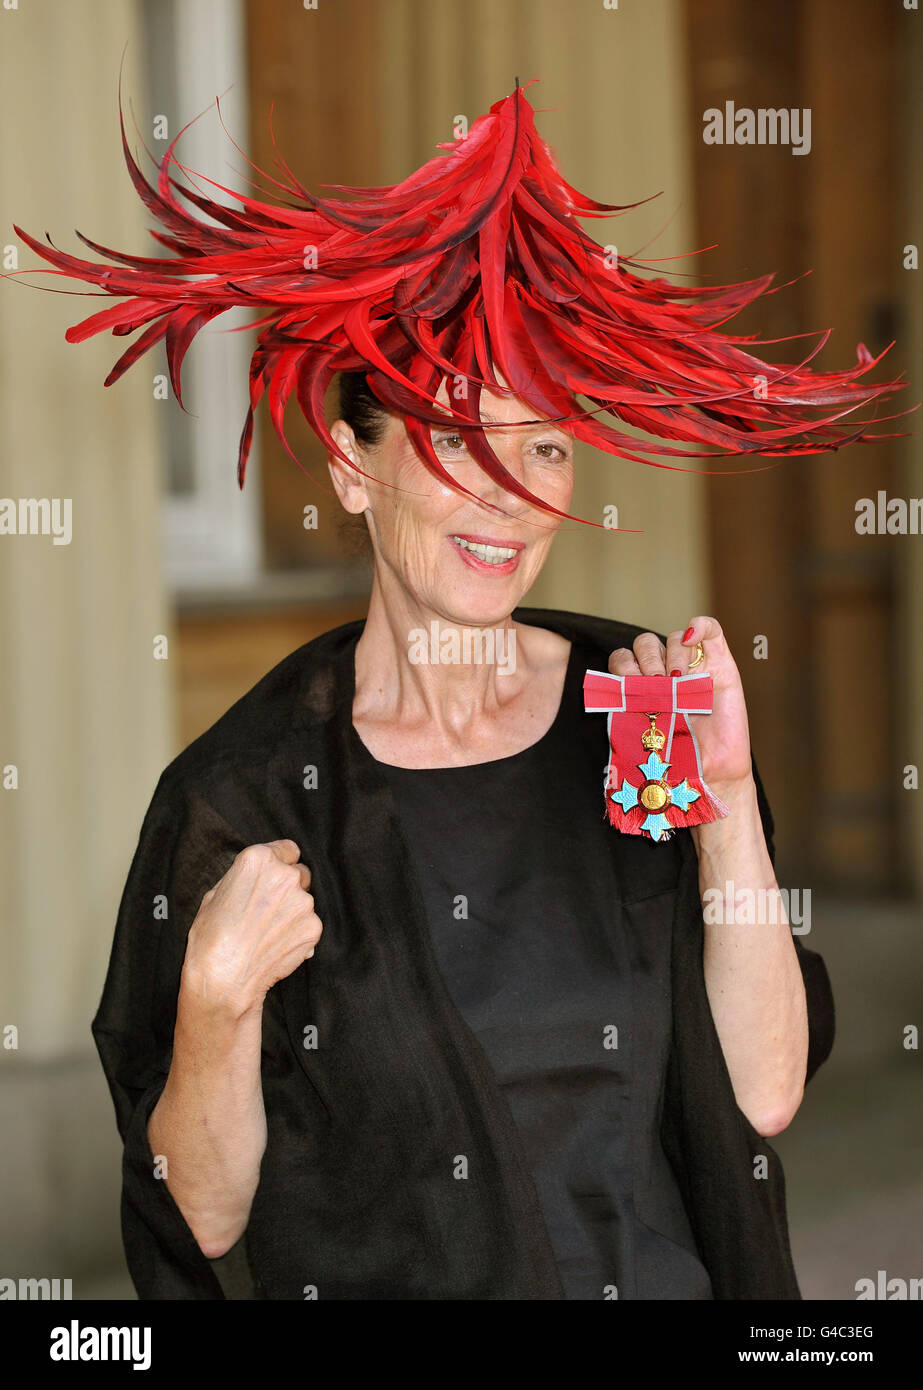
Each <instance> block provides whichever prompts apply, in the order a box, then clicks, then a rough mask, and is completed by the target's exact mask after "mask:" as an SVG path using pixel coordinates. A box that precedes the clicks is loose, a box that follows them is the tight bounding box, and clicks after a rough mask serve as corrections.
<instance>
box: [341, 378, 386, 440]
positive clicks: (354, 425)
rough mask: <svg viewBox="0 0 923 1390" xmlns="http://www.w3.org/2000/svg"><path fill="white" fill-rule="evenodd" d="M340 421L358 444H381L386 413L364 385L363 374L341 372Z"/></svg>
mask: <svg viewBox="0 0 923 1390" xmlns="http://www.w3.org/2000/svg"><path fill="white" fill-rule="evenodd" d="M338 385H339V395H340V419H341V420H345V421H346V423H347V425H349V426H350V428H351V429H352V432H353V434H354V435H355V436H356V438H357V439H358V441H359V443H360V444H366V445H369V446H373V445H375V444H379V443H380V442H381V436H382V435H383V434H384V430H385V423H386V421H387V418H388V412H387V411H386V410H385V408H384V406H383V405H382V404H381V402H380V401H379V400H377V399H376V398H375V397H374V396H373V395H372V393H371V391H370V390H369V388H368V386H367V385H366V380H365V372H341V373H340V379H339V383H338Z"/></svg>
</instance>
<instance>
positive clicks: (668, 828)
mask: <svg viewBox="0 0 923 1390" xmlns="http://www.w3.org/2000/svg"><path fill="white" fill-rule="evenodd" d="M713 693H714V692H713V682H712V678H711V676H709V675H698V674H695V675H693V674H691V673H690V674H688V675H686V676H613V675H610V674H609V672H607V671H587V673H586V676H585V678H584V682H583V694H584V708H585V710H586V712H587V713H588V714H594V713H606V714H607V715H608V726H607V731H608V735H609V762H608V764H607V766H606V782H605V787H606V814H607V815H608V818H609V823H610V825H613V826H615V828H616V829H617V830H621V831H622V832H623V833H625V834H628V835H645V836H647V837H648V838H649V839H651V840H653V841H654V842H655V843H657V844H659V843H660V842H661V841H664V840H668V839H669V838H670V836H671V834H672V832H673V831H674V830H678V829H682V828H686V827H688V826H691V825H702V824H704V823H705V822H706V821H710V820H717V819H718V818H719V817H720V816H726V815H727V814H728V808H727V806H725V804H724V802H723V801H721V800H720V799H719V798H718V797H717V796H715V794H714V793H713V792H712V791H710V790H709V788H708V786H707V785H706V783H705V782H704V780H703V778H702V765H701V761H700V759H699V746H698V743H697V742H696V737H695V734H694V733H693V732H692V729H691V728H690V726H689V724H688V722H687V718H686V716H687V715H689V714H711V712H712V699H713ZM661 726H662V727H661ZM639 751H641V752H643V753H646V754H647V756H646V757H644V758H642V759H640V760H639V758H638V753H639Z"/></svg>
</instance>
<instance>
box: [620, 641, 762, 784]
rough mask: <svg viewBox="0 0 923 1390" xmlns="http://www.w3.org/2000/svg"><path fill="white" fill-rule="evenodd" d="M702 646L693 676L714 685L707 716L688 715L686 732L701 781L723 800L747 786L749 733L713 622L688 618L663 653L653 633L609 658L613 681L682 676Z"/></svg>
mask: <svg viewBox="0 0 923 1390" xmlns="http://www.w3.org/2000/svg"><path fill="white" fill-rule="evenodd" d="M697 642H701V643H702V649H703V651H704V653H705V660H704V661H703V662H702V663H701V665H700V666H698V667H697V668H696V672H694V673H693V674H696V673H698V672H699V671H701V672H702V673H703V674H707V675H710V676H711V677H712V679H713V681H714V706H713V712H712V713H711V714H691V715H690V716H689V723H690V727H691V728H692V729H693V731H694V733H695V736H696V739H697V741H698V745H699V753H700V756H701V759H702V776H703V778H704V780H705V782H706V784H707V785H708V786H709V787H710V788H711V790H712V791H713V792H715V793H716V795H718V796H719V797H722V798H723V799H724V800H727V799H728V795H733V794H734V792H735V791H736V790H738V789H740V788H741V787H742V786H745V785H746V784H747V783H749V781H750V779H751V776H752V770H751V764H750V729H749V724H748V722H747V705H746V701H745V700H744V692H743V685H742V684H741V680H740V672H739V671H738V669H737V665H736V663H735V661H734V658H733V657H732V656H731V652H730V649H729V647H728V644H727V642H726V641H725V637H724V633H723V632H722V631H721V625H720V623H718V622H717V621H716V619H715V618H708V617H697V618H690V620H689V623H688V626H687V627H686V629H685V630H684V629H682V628H677V630H676V631H675V632H671V633H669V634H668V636H667V644H666V647H664V645H663V643H662V642H661V640H660V638H659V637H658V636H657V635H656V633H653V632H642V633H641V634H640V636H638V637H636V638H635V640H634V643H633V644H632V650H631V651H629V650H628V649H627V647H619V648H617V649H616V650H615V651H614V652H613V653H612V655H611V656H610V657H609V670H610V672H611V674H612V675H614V676H637V675H643V676H664V675H680V676H685V675H686V674H687V672H688V670H689V663H690V662H691V661H693V660H694V659H695V650H696V643H697Z"/></svg>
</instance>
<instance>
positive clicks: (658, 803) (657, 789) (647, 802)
mask: <svg viewBox="0 0 923 1390" xmlns="http://www.w3.org/2000/svg"><path fill="white" fill-rule="evenodd" d="M638 799H639V801H640V802H641V805H642V806H643V807H644V809H645V811H662V810H663V808H664V806H666V804H667V802H668V801H669V799H670V798H669V795H668V793H667V790H666V788H665V787H663V786H662V785H661V784H660V782H645V784H644V786H643V787H642V788H641V795H640V797H639V798H638Z"/></svg>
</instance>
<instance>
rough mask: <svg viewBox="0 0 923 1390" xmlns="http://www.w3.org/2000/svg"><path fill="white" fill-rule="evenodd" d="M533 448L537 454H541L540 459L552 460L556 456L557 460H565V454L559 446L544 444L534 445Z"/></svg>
mask: <svg viewBox="0 0 923 1390" xmlns="http://www.w3.org/2000/svg"><path fill="white" fill-rule="evenodd" d="M535 447H536V449H537V450H538V452H539V453H540V454H541V457H542V458H545V459H550V458H554V457H555V455H557V456H558V458H562V459H564V458H567V453H566V452H565V450H564V449H562V448H561V446H560V444H551V443H544V444H536V446H535Z"/></svg>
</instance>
